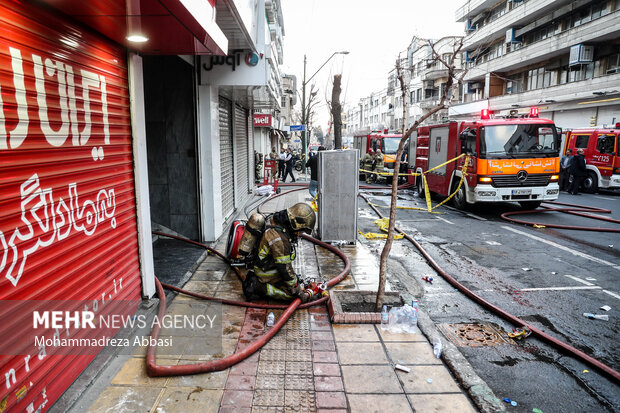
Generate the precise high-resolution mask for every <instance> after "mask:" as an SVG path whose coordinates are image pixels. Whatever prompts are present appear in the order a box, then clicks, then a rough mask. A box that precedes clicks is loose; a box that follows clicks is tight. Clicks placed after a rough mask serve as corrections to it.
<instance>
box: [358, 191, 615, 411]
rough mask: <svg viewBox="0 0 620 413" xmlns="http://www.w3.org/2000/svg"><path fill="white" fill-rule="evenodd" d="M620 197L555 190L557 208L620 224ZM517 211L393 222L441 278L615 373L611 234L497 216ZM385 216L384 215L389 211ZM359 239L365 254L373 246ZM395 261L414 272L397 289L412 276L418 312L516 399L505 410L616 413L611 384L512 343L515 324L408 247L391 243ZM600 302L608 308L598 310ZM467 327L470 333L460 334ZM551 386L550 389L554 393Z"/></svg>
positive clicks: (404, 217) (561, 219) (413, 215)
mask: <svg viewBox="0 0 620 413" xmlns="http://www.w3.org/2000/svg"><path fill="white" fill-rule="evenodd" d="M375 195H377V196H375V197H373V198H372V202H374V203H376V204H382V203H384V204H385V203H386V202H388V200H386V197H384V196H380V195H379V194H378V193H376V194H375ZM401 198H402V199H400V200H399V203H400V204H402V206H408V207H411V206H415V207H425V203H424V202H422V201H421V200H420V199H419V198H417V194H413V193H412V192H407V191H405V192H403V196H402V197H401ZM619 199H620V194H619V193H618V192H603V193H600V194H583V195H581V196H572V195H567V194H566V193H562V194H561V196H560V200H559V201H560V202H566V203H576V204H583V205H589V206H596V207H600V208H608V209H611V210H612V213H611V214H602V213H601V214H599V215H602V216H609V217H611V218H614V219H619V218H620V210H619V209H618V205H619V203H618V200H619ZM436 201H438V200H434V202H436ZM517 210H519V206H518V205H517V204H516V203H515V204H509V203H506V204H498V205H492V206H484V205H480V206H476V207H474V208H472V209H471V210H470V211H467V212H463V211H458V210H455V209H452V208H450V207H448V208H442V209H441V210H440V212H441V214H436V215H435V214H433V215H429V214H428V213H426V212H420V211H414V210H399V211H398V214H397V216H398V225H399V226H400V228H401V229H403V230H405V231H407V232H408V233H410V234H411V235H415V237H416V239H419V242H420V243H421V244H422V246H423V247H424V248H425V249H427V250H428V252H429V253H430V255H431V256H432V257H433V258H434V259H435V260H436V261H437V262H438V264H439V265H440V266H441V267H442V268H443V269H444V270H445V271H447V272H448V273H449V274H450V275H452V276H453V277H455V278H456V279H457V280H458V281H460V282H461V283H463V284H464V285H465V286H467V287H468V288H469V289H471V290H473V291H474V292H475V293H476V294H478V295H480V296H481V297H482V298H484V299H485V300H487V301H489V302H491V303H493V304H495V305H497V306H499V307H501V308H503V309H505V310H507V311H508V312H510V313H512V314H513V315H516V316H517V317H520V318H522V319H523V320H525V321H526V322H529V323H531V324H532V325H534V326H536V327H538V328H540V329H541V330H543V331H545V332H547V333H549V334H551V335H552V336H554V337H556V338H558V339H560V340H563V341H565V342H567V343H569V344H570V345H572V346H574V347H576V348H577V349H579V350H581V351H583V352H585V353H586V354H588V355H590V356H592V357H594V358H596V359H598V360H600V361H601V362H603V363H605V364H607V365H609V366H611V367H612V368H614V369H616V370H617V369H618V368H619V367H620V365H619V364H618V360H619V354H618V346H617V337H616V334H615V332H616V331H618V328H619V321H618V314H619V312H618V306H619V305H620V295H619V292H618V280H617V277H618V273H619V272H618V269H619V268H620V242H618V235H617V233H616V234H613V233H602V232H584V231H574V230H560V229H551V228H540V229H535V228H532V227H527V226H523V225H518V224H514V223H509V222H507V221H505V220H503V219H502V218H501V217H500V215H501V213H503V212H507V211H517ZM384 211H385V213H386V214H387V211H388V210H387V208H385V209H384ZM361 215H362V220H361V221H360V226H361V227H362V228H361V229H362V230H363V231H367V230H370V229H373V227H374V225H373V224H372V220H373V219H375V217H376V215H375V213H374V211H372V210H370V209H369V208H368V207H367V206H365V207H364V208H363V211H362V212H361ZM519 218H524V216H519ZM526 218H527V219H534V220H535V221H538V222H543V223H552V222H554V223H561V224H566V225H594V226H599V227H614V225H615V226H616V227H617V224H613V223H609V222H601V221H591V220H586V219H585V218H582V217H577V216H572V215H568V214H559V213H550V214H544V213H539V214H535V215H533V216H527V217H526ZM590 221H591V222H590ZM374 229H376V227H374ZM366 242H367V243H368V244H369V245H371V248H373V246H374V245H376V246H377V247H378V246H379V244H380V243H379V242H377V241H366ZM392 256H393V258H394V259H395V260H396V261H399V262H401V263H403V265H406V266H408V268H413V271H410V272H409V274H407V275H405V276H399V279H400V280H401V281H403V284H406V283H407V282H410V279H409V278H411V277H413V278H415V279H416V281H417V284H419V286H420V287H421V288H422V289H423V297H422V298H421V305H422V308H423V309H424V310H425V311H426V312H427V313H428V314H429V315H430V316H431V318H432V320H433V321H434V322H435V323H436V324H437V325H438V327H439V329H440V330H442V332H444V333H446V334H448V336H449V337H451V341H453V342H454V343H455V344H456V345H457V347H458V348H459V350H460V351H461V352H462V353H463V354H464V355H465V356H466V358H467V359H468V361H469V362H470V363H471V364H472V365H473V367H474V369H475V370H476V372H477V373H478V374H479V375H480V376H481V377H482V378H483V379H484V380H485V381H486V382H487V383H488V384H489V386H490V387H491V388H492V389H493V391H494V393H495V394H496V395H497V396H498V397H499V398H500V399H503V398H510V399H511V400H514V401H517V403H518V406H517V407H511V411H522V412H531V411H532V409H533V408H539V409H541V410H542V411H544V412H547V411H597V412H598V411H601V412H605V411H615V410H616V409H617V408H618V406H619V405H620V394H619V392H618V386H617V384H615V383H613V382H612V381H610V380H608V379H607V378H605V377H603V376H601V375H600V374H599V373H598V372H597V371H596V369H594V368H593V367H591V366H588V365H585V364H583V363H581V362H579V361H576V360H575V359H574V358H572V357H570V356H566V355H562V354H560V353H559V352H558V351H557V350H556V349H554V348H551V347H550V346H549V345H547V344H545V343H543V342H541V341H540V340H538V339H535V338H533V337H530V338H527V339H525V340H524V341H523V342H514V341H513V340H511V339H509V338H508V337H507V334H506V333H508V332H510V331H511V330H512V329H513V328H515V327H517V326H513V325H511V324H510V323H507V322H505V321H503V320H502V319H500V318H499V317H497V316H495V315H492V314H490V313H489V312H488V311H486V310H483V309H482V308H481V307H479V306H478V305H477V304H474V303H473V302H472V301H470V300H469V299H467V298H465V297H464V296H463V295H462V294H461V293H459V292H456V291H455V290H454V288H453V287H452V286H450V285H449V284H447V283H446V282H445V281H443V280H442V279H441V277H438V276H437V274H436V273H435V272H434V271H433V270H432V269H431V268H429V267H428V265H427V264H426V262H425V260H424V259H423V258H422V257H420V255H419V254H418V252H417V250H415V248H414V247H413V246H412V245H411V244H409V243H408V242H407V241H397V245H396V246H395V247H394V248H393V254H392ZM425 274H431V275H433V276H434V278H435V280H434V282H433V284H428V283H424V282H423V281H421V277H422V276H423V275H425ZM603 305H608V306H610V307H611V310H610V311H608V312H605V311H604V310H601V309H600V307H601V306H603ZM583 313H595V314H605V315H608V316H609V321H602V320H592V319H588V318H586V317H584V316H583ZM465 324H471V325H473V326H475V327H471V326H469V327H468V328H465V327H464V325H465ZM480 326H482V327H480ZM459 332H460V333H461V335H460V336H459V334H458V333H459ZM451 333H452V334H451ZM481 336H482V337H484V339H483V340H481V339H480V337H481ZM459 338H461V339H462V338H465V339H464V340H459ZM549 383H553V388H552V389H551V388H549ZM541 389H549V390H552V391H541Z"/></svg>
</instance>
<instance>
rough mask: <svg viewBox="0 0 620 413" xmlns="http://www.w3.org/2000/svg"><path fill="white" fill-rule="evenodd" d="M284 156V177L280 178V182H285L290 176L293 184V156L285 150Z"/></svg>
mask: <svg viewBox="0 0 620 413" xmlns="http://www.w3.org/2000/svg"><path fill="white" fill-rule="evenodd" d="M286 151H287V152H286V155H285V156H284V176H283V177H282V182H286V177H287V176H289V175H291V180H292V182H295V176H293V163H294V161H293V154H292V153H291V150H290V149H287V150H286Z"/></svg>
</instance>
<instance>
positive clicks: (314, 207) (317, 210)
mask: <svg viewBox="0 0 620 413" xmlns="http://www.w3.org/2000/svg"><path fill="white" fill-rule="evenodd" d="M318 197H319V194H316V196H315V197H314V199H313V200H312V202H311V203H310V205H311V206H312V209H314V212H319V205H318V204H317V202H316V200H317V198H318Z"/></svg>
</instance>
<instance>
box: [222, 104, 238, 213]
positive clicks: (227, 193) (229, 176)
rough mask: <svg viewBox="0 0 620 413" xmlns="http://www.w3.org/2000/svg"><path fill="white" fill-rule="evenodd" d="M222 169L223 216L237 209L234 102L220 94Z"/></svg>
mask: <svg viewBox="0 0 620 413" xmlns="http://www.w3.org/2000/svg"><path fill="white" fill-rule="evenodd" d="M220 170H221V174H222V175H221V183H222V216H223V217H224V218H226V217H228V216H229V215H230V214H231V213H232V212H233V210H234V209H235V184H234V178H235V176H234V163H233V136H232V103H231V101H230V100H228V99H225V98H223V97H221V96H220Z"/></svg>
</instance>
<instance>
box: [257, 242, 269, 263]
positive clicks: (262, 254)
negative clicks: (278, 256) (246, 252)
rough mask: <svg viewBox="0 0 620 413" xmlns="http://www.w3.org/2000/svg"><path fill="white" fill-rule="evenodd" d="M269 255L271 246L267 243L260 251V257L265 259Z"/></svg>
mask: <svg viewBox="0 0 620 413" xmlns="http://www.w3.org/2000/svg"><path fill="white" fill-rule="evenodd" d="M268 255H269V247H268V246H267V245H265V246H263V248H261V249H260V251H258V258H259V259H261V260H264V259H265V258H267V256H268Z"/></svg>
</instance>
